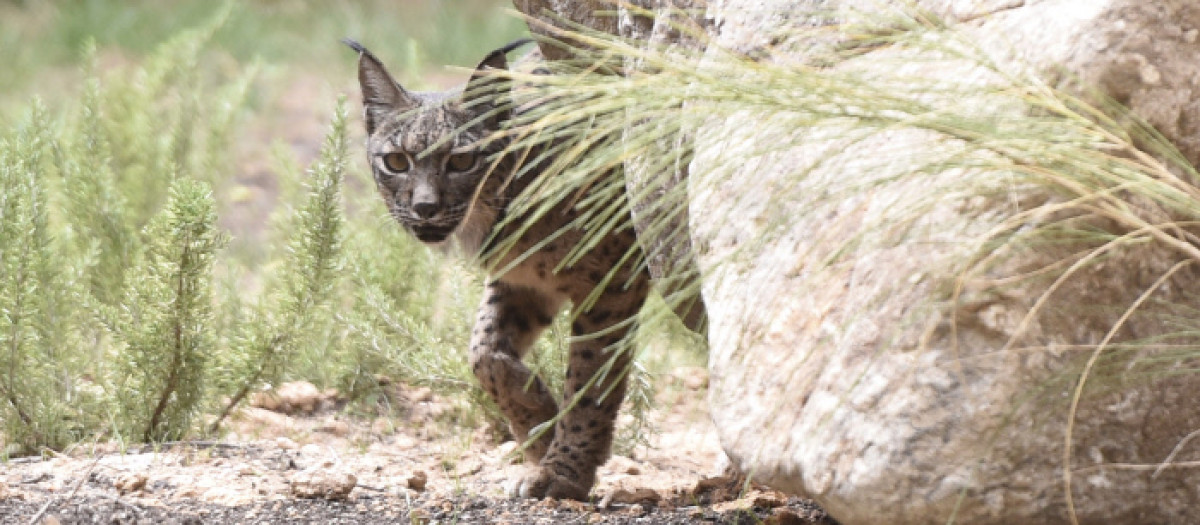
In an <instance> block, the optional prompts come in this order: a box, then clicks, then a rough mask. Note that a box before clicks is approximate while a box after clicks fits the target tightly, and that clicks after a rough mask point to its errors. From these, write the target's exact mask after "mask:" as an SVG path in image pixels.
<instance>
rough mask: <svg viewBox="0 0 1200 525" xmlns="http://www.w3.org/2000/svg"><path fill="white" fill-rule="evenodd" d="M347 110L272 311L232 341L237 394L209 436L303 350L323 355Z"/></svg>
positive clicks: (337, 254)
mask: <svg viewBox="0 0 1200 525" xmlns="http://www.w3.org/2000/svg"><path fill="white" fill-rule="evenodd" d="M346 155H347V152H346V105H345V101H344V100H342V101H341V102H339V104H338V108H337V111H336V114H335V117H334V120H333V124H332V126H331V130H330V132H329V135H328V136H327V137H326V139H325V146H324V148H323V149H322V150H321V158H320V160H319V161H318V162H317V164H316V166H315V167H314V168H313V170H312V174H311V178H310V180H309V192H308V196H307V200H306V202H305V204H304V206H303V207H302V208H300V209H299V210H298V212H297V213H296V217H295V223H296V224H295V228H294V230H293V231H292V232H291V235H290V237H291V242H290V243H289V244H288V247H287V250H286V253H285V255H284V257H285V263H284V266H283V271H282V272H281V273H280V274H279V275H278V276H276V278H275V280H274V281H273V283H272V285H273V286H272V291H271V292H269V293H268V294H267V295H266V296H265V297H267V298H268V301H267V303H266V304H261V305H258V306H257V307H256V308H255V309H254V312H255V313H254V315H253V316H252V317H251V322H250V323H249V324H248V325H246V327H245V333H244V334H243V335H242V336H240V337H238V338H237V339H235V340H234V342H233V346H234V348H233V352H232V357H233V359H232V362H231V364H230V368H229V370H230V373H231V374H232V376H233V379H232V384H233V385H234V388H235V390H234V393H233V396H232V397H231V398H230V400H229V402H228V403H226V404H225V406H224V408H222V409H221V412H220V414H219V415H218V416H217V419H216V420H215V421H214V422H213V423H212V426H211V427H210V429H211V430H213V431H215V430H217V429H218V428H219V427H220V425H221V422H222V421H224V420H225V418H226V417H228V416H229V414H230V412H231V411H232V410H233V409H234V408H235V407H236V406H237V405H238V404H239V403H241V402H242V400H244V399H245V398H246V396H247V395H248V394H249V393H250V392H252V391H253V390H254V389H257V388H260V387H262V386H264V385H270V384H273V383H276V382H278V381H279V380H280V379H281V378H283V376H284V372H285V370H286V369H287V367H288V366H289V360H291V359H293V358H294V354H296V353H297V352H298V349H299V348H306V347H316V348H322V347H323V345H320V344H319V343H320V341H319V340H318V339H317V338H316V337H314V334H316V333H319V331H318V330H317V328H318V327H319V324H320V321H321V319H329V318H330V313H329V312H328V311H327V310H326V308H327V307H328V306H329V301H330V299H331V296H332V295H333V292H334V290H335V287H336V286H337V284H338V283H339V282H340V280H341V278H342V276H341V267H342V256H341V244H342V235H343V234H342V229H343V222H344V219H343V217H342V210H341V206H342V202H341V188H342V179H343V176H344V171H345V169H346Z"/></svg>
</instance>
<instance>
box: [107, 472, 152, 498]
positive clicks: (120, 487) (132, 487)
mask: <svg viewBox="0 0 1200 525" xmlns="http://www.w3.org/2000/svg"><path fill="white" fill-rule="evenodd" d="M147 479H149V478H148V477H147V476H146V474H144V473H142V472H133V473H129V474H121V475H120V476H117V479H115V480H113V487H116V489H117V491H118V492H120V493H121V494H127V493H130V492H134V491H138V490H142V489H143V488H145V487H146V480H147Z"/></svg>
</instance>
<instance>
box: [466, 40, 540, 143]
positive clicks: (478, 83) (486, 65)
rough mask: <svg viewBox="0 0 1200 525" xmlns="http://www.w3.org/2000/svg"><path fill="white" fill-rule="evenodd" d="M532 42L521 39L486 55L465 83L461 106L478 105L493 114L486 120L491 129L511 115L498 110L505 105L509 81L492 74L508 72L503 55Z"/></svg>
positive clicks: (508, 112) (506, 59)
mask: <svg viewBox="0 0 1200 525" xmlns="http://www.w3.org/2000/svg"><path fill="white" fill-rule="evenodd" d="M532 42H533V40H530V39H528V38H522V39H520V40H514V41H512V42H509V43H508V44H506V45H504V46H503V47H500V48H499V49H496V50H494V51H492V52H491V53H488V55H487V56H486V57H484V58H483V60H481V61H480V62H479V65H478V66H475V71H474V72H473V73H471V79H470V80H469V81H467V87H466V88H465V90H464V92H463V104H464V105H472V106H473V105H476V104H478V105H480V106H481V107H480V108H479V109H480V110H481V111H482V110H486V111H491V112H494V115H493V117H491V118H489V119H488V120H489V125H491V126H493V127H495V126H497V125H498V124H499V122H500V121H503V120H507V118H508V116H509V114H510V113H511V111H510V110H508V109H498V108H500V107H502V106H505V105H506V104H507V101H504V100H503V98H504V95H505V92H506V91H507V90H508V89H509V81H508V79H507V78H504V77H503V76H502V75H496V74H494V72H495V71H506V70H508V58H507V57H506V56H505V55H507V54H508V53H509V52H510V51H512V50H514V49H516V48H518V47H521V46H523V45H525V44H529V43H532Z"/></svg>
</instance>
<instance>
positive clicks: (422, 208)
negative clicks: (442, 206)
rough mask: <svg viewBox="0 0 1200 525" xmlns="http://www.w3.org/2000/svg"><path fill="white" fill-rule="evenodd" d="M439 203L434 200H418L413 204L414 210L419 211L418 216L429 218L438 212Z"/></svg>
mask: <svg viewBox="0 0 1200 525" xmlns="http://www.w3.org/2000/svg"><path fill="white" fill-rule="evenodd" d="M437 209H438V207H437V204H436V203H433V202H417V203H414V204H413V211H414V212H416V213H417V217H420V218H422V219H428V218H430V217H433V214H435V213H437Z"/></svg>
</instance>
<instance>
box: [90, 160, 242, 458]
mask: <svg viewBox="0 0 1200 525" xmlns="http://www.w3.org/2000/svg"><path fill="white" fill-rule="evenodd" d="M145 237H146V242H147V244H148V248H147V250H146V252H145V253H144V255H143V256H142V257H141V260H140V261H138V262H137V264H135V266H134V268H133V275H134V276H135V277H134V278H133V279H131V280H132V283H131V285H130V286H129V287H128V293H127V296H126V297H125V299H124V300H123V301H122V302H121V305H120V307H119V308H118V309H117V311H116V312H115V313H114V315H113V316H112V317H113V318H114V319H115V322H113V323H112V324H111V325H110V327H109V328H110V330H112V332H113V334H114V335H115V336H116V339H117V342H118V344H119V345H120V346H121V348H120V350H119V352H118V354H117V355H116V356H115V357H116V360H117V367H116V368H117V370H116V371H115V372H116V376H115V381H114V384H113V385H112V386H113V389H114V392H113V393H114V398H115V400H116V403H117V410H116V411H117V413H118V415H119V417H118V421H119V422H120V425H121V427H120V428H121V434H122V435H126V436H137V437H139V438H140V439H141V440H142V441H162V440H172V439H179V438H180V437H182V436H183V435H184V434H186V433H187V432H189V431H190V430H191V420H192V418H193V416H195V415H196V413H197V412H198V410H199V409H200V408H202V404H201V402H202V401H203V395H204V393H205V386H206V385H205V383H206V381H207V377H206V376H207V375H208V374H207V366H206V365H207V363H208V360H209V356H211V355H213V354H215V353H216V344H215V343H216V337H215V334H214V333H213V330H212V328H213V326H212V325H213V312H212V310H213V308H212V304H213V296H212V290H211V288H212V285H211V281H212V266H213V261H214V258H215V255H216V252H217V250H218V249H219V248H220V247H221V246H222V244H223V243H224V241H223V239H222V236H221V235H220V234H219V233H218V232H217V231H216V212H215V210H214V203H213V198H212V192H211V191H210V190H209V188H208V185H207V184H205V183H203V182H199V181H195V180H188V179H179V180H177V181H176V183H175V184H174V185H173V186H172V187H171V190H170V192H169V197H168V201H167V205H166V207H165V208H164V209H163V211H162V212H160V213H159V214H158V215H157V216H155V217H154V218H153V219H152V220H151V221H150V224H149V226H148V227H147V231H146V235H145Z"/></svg>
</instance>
